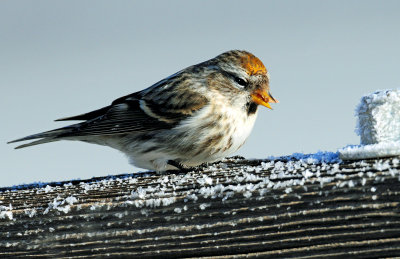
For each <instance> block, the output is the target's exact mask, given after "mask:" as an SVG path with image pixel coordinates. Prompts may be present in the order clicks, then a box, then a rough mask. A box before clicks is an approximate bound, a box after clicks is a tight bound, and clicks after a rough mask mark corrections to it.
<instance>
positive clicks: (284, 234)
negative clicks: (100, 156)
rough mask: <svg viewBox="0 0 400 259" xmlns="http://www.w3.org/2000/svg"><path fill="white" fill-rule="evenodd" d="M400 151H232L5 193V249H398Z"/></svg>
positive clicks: (60, 252)
mask: <svg viewBox="0 0 400 259" xmlns="http://www.w3.org/2000/svg"><path fill="white" fill-rule="evenodd" d="M399 169H400V163H399V159H398V158H387V159H381V160H374V159H372V160H365V161H355V162H351V163H350V162H349V163H346V162H342V163H339V164H331V163H316V164H312V163H304V162H303V163H299V162H296V160H293V159H287V160H282V161H273V162H270V161H267V160H244V159H240V158H235V159H228V160H226V161H224V163H217V164H215V165H212V166H210V167H205V168H204V169H203V170H201V171H199V172H190V173H187V174H180V173H169V174H155V173H149V174H132V175H120V176H115V177H104V178H101V177H100V178H94V179H89V180H84V181H72V182H62V183H50V184H45V185H44V186H38V185H36V186H35V185H31V186H19V187H13V188H2V189H0V205H1V207H0V208H1V209H0V257H2V258H3V257H14V258H16V257H21V258H22V257H28V256H30V257H51V258H54V257H56V258H90V257H108V256H110V257H129V258H135V257H137V258H146V257H159V258H174V257H212V258H230V257H232V256H235V257H239V258H240V257H258V256H260V257H271V258H288V257H296V258H321V257H325V258H337V257H351V258H366V257H392V256H399V255H400V206H399V205H400V204H399V203H400V184H399V183H400V182H399V180H400V171H399Z"/></svg>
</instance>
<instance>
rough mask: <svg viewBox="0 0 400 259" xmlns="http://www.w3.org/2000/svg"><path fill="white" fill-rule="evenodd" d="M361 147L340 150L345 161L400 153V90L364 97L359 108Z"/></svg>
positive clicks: (357, 109) (358, 121)
mask: <svg viewBox="0 0 400 259" xmlns="http://www.w3.org/2000/svg"><path fill="white" fill-rule="evenodd" d="M356 116H357V117H358V119H357V126H356V133H357V134H358V135H359V136H360V139H361V141H360V142H361V145H360V146H348V147H345V148H342V149H340V150H339V154H340V158H341V159H343V160H352V159H365V158H377V157H388V156H397V155H400V90H385V91H376V92H374V93H372V94H370V95H366V96H363V97H362V98H361V102H360V104H359V105H358V106H357V108H356Z"/></svg>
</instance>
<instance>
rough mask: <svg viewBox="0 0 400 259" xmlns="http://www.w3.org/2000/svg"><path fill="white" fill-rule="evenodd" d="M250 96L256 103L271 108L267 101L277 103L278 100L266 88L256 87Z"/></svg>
mask: <svg viewBox="0 0 400 259" xmlns="http://www.w3.org/2000/svg"><path fill="white" fill-rule="evenodd" d="M251 98H252V99H253V101H254V102H255V103H256V104H260V105H262V106H265V107H267V108H269V109H271V110H272V107H271V105H270V104H269V103H278V100H275V98H274V97H272V95H271V94H270V93H269V92H267V91H266V90H262V89H257V90H255V91H254V92H253V93H252V94H251Z"/></svg>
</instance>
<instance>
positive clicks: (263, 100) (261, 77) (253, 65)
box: [208, 50, 278, 109]
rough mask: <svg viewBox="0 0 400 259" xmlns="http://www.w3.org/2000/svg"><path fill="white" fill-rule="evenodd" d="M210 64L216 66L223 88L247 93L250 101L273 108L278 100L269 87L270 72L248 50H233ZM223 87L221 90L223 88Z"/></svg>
mask: <svg viewBox="0 0 400 259" xmlns="http://www.w3.org/2000/svg"><path fill="white" fill-rule="evenodd" d="M208 66H211V67H214V68H215V70H217V72H218V78H219V79H220V80H219V81H220V82H223V83H222V84H218V85H219V86H222V87H221V88H223V89H222V90H226V91H229V92H232V91H233V92H235V93H243V94H246V96H247V98H248V99H249V101H250V102H253V103H255V104H257V105H263V106H265V107H267V108H270V109H272V108H271V105H270V103H277V102H278V101H277V100H276V99H275V98H274V97H272V95H271V94H270V89H269V74H268V71H267V69H266V68H265V66H264V64H263V63H262V62H261V60H260V59H258V58H257V57H256V56H254V55H253V54H251V53H249V52H247V51H239V50H232V51H228V52H225V53H222V54H221V55H219V56H217V57H215V58H214V59H211V60H210V61H209V62H208ZM221 88H220V89H219V90H221Z"/></svg>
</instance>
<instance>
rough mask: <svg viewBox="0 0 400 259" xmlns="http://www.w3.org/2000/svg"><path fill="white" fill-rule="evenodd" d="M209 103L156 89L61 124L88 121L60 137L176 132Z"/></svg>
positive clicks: (196, 95) (195, 95) (170, 89)
mask: <svg viewBox="0 0 400 259" xmlns="http://www.w3.org/2000/svg"><path fill="white" fill-rule="evenodd" d="M207 103H208V100H207V99H206V98H205V97H203V96H201V95H200V94H199V93H197V92H195V91H194V90H193V89H189V88H184V89H183V90H182V89H181V91H176V89H175V87H168V88H167V87H164V88H162V89H161V87H155V88H153V89H152V90H151V91H148V90H147V89H146V90H143V91H142V92H137V93H134V94H131V95H128V96H124V97H121V98H119V99H117V100H115V101H114V102H113V103H112V104H111V105H110V106H108V107H104V108H102V109H99V110H96V111H93V112H89V113H86V114H82V115H78V116H73V117H69V118H65V119H62V120H72V119H78V120H82V119H86V120H87V121H85V122H81V123H78V124H75V125H72V127H73V126H76V127H73V129H72V130H70V131H69V132H65V133H64V134H62V135H59V136H58V137H73V136H88V135H112V134H123V133H132V132H151V131H155V130H161V129H169V128H173V127H174V126H176V125H177V124H179V123H180V122H181V121H182V120H184V119H186V118H187V117H189V116H190V115H192V114H193V112H195V111H197V110H199V109H201V108H202V107H204V106H205V105H206V104H207Z"/></svg>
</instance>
